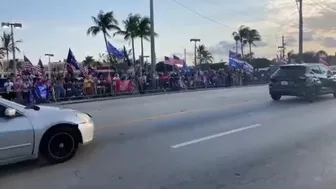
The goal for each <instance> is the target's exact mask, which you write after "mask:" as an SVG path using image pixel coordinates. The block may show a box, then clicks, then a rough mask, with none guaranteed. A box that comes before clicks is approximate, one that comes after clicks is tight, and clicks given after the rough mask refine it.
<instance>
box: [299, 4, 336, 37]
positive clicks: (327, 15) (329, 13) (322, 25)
mask: <svg viewBox="0 0 336 189" xmlns="http://www.w3.org/2000/svg"><path fill="white" fill-rule="evenodd" d="M333 6H334V7H335V6H336V2H333V3H328V7H333ZM335 17H336V12H335V11H334V10H332V9H327V8H326V9H322V10H320V12H318V13H317V14H316V15H314V16H311V17H306V18H305V19H304V22H303V23H304V26H305V27H306V28H308V29H312V30H318V31H331V30H335V29H336V22H335Z"/></svg>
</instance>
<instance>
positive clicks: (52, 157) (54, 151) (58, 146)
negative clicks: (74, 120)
mask: <svg viewBox="0 0 336 189" xmlns="http://www.w3.org/2000/svg"><path fill="white" fill-rule="evenodd" d="M78 145H79V141H78V138H76V133H75V131H74V130H73V129H71V128H67V127H60V128H55V129H53V130H51V131H49V132H47V133H46V134H45V135H44V136H43V139H42V141H41V146H40V153H41V155H42V156H43V157H44V158H45V159H46V160H47V161H48V162H49V163H51V164H57V163H63V162H66V161H68V160H70V159H72V158H73V157H74V156H75V155H76V153H77V150H78Z"/></svg>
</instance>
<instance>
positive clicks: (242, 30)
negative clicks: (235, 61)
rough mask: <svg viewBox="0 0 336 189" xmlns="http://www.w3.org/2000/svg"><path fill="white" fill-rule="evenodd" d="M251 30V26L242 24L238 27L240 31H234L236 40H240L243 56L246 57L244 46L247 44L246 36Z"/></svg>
mask: <svg viewBox="0 0 336 189" xmlns="http://www.w3.org/2000/svg"><path fill="white" fill-rule="evenodd" d="M249 30H250V28H249V27H246V26H244V25H241V26H240V27H239V28H238V31H236V32H233V33H232V35H233V38H234V40H236V41H239V42H240V50H241V56H242V57H244V46H245V45H246V38H247V34H248V31H249Z"/></svg>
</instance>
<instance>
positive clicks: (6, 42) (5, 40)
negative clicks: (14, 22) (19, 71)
mask: <svg viewBox="0 0 336 189" xmlns="http://www.w3.org/2000/svg"><path fill="white" fill-rule="evenodd" d="M18 43H22V41H21V40H17V41H14V44H13V43H12V36H11V35H10V34H8V33H6V32H3V34H2V36H1V47H0V49H1V51H2V52H3V53H5V55H6V59H7V61H8V60H9V53H10V52H12V51H13V46H14V48H15V50H16V51H18V52H20V49H19V47H18V46H17V44H18Z"/></svg>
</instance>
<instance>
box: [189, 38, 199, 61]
mask: <svg viewBox="0 0 336 189" xmlns="http://www.w3.org/2000/svg"><path fill="white" fill-rule="evenodd" d="M200 41H201V39H190V42H194V43H195V49H194V56H195V57H194V61H195V62H194V63H195V66H196V60H197V55H196V54H197V42H200Z"/></svg>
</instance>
